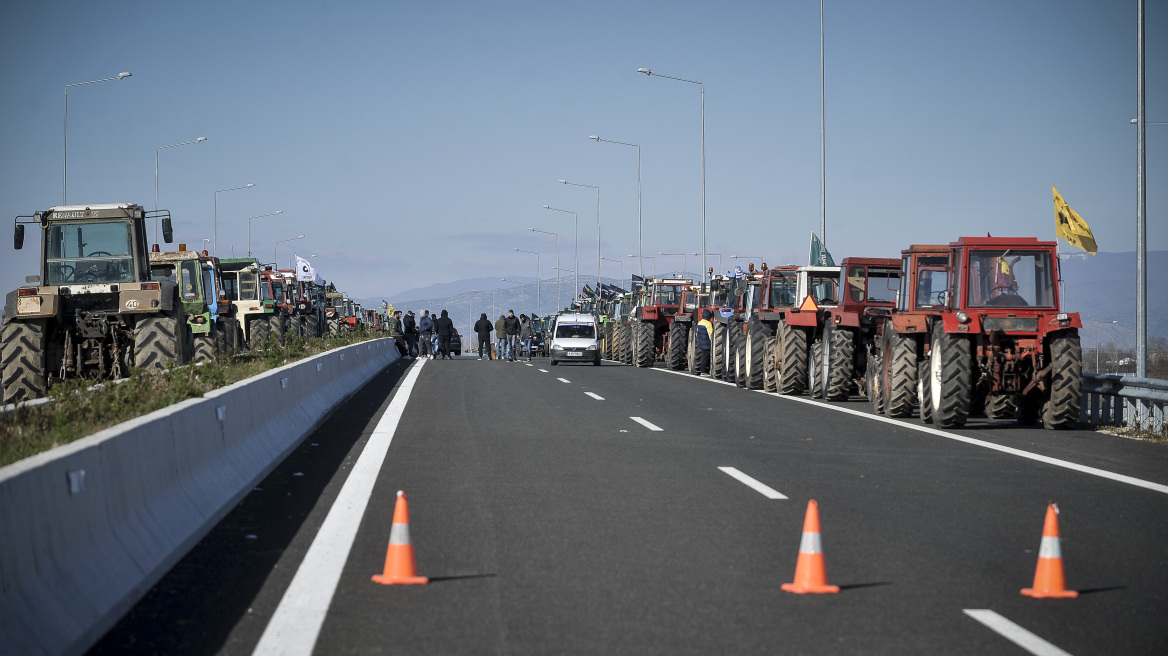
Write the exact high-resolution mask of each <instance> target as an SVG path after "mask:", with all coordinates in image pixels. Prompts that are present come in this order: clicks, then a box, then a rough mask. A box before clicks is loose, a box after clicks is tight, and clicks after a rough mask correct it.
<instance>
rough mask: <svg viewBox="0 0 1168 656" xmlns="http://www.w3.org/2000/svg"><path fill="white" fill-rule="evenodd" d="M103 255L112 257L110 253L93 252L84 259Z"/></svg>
mask: <svg viewBox="0 0 1168 656" xmlns="http://www.w3.org/2000/svg"><path fill="white" fill-rule="evenodd" d="M103 255H104V256H105V257H113V254H112V253H110V252H109V251H93V252H92V253H90V254H89V255H86V256H85V257H101V256H103Z"/></svg>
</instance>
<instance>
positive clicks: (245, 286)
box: [239, 271, 259, 301]
mask: <svg viewBox="0 0 1168 656" xmlns="http://www.w3.org/2000/svg"><path fill="white" fill-rule="evenodd" d="M256 278H257V276H256V274H255V272H254V271H240V272H239V300H241V301H254V300H256V299H258V298H259V294H258V292H259V283H258V281H257V279H256Z"/></svg>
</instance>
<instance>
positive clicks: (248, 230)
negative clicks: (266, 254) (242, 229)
mask: <svg viewBox="0 0 1168 656" xmlns="http://www.w3.org/2000/svg"><path fill="white" fill-rule="evenodd" d="M283 213H284V210H276V211H275V212H268V213H267V214H260V215H258V216H249V217H247V256H248V257H251V222H252V220H253V219H262V218H264V217H265V216H276V215H277V214H283Z"/></svg>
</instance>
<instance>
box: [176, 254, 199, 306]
mask: <svg viewBox="0 0 1168 656" xmlns="http://www.w3.org/2000/svg"><path fill="white" fill-rule="evenodd" d="M179 267H180V270H181V271H182V274H181V278H182V279H181V280H180V281H179V292H180V293H181V294H182V298H183V300H184V301H193V300H195V299H196V298H198V297H199V263H198V262H196V261H194V260H184V261H183V263H182V264H181V265H179Z"/></svg>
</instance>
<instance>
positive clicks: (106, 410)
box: [0, 332, 383, 467]
mask: <svg viewBox="0 0 1168 656" xmlns="http://www.w3.org/2000/svg"><path fill="white" fill-rule="evenodd" d="M382 336H383V335H381V334H376V333H370V332H351V333H344V334H342V335H340V336H338V337H333V338H329V339H328V340H324V339H302V338H300V337H294V336H293V335H292V334H291V333H289V334H288V336H287V338H286V341H285V346H284V348H280V346H279V345H278V344H277V343H276V342H275V340H274V339H272V338H270V337H269V339H268V342H267V343H266V344H265V345H264V348H263V349H260V350H257V351H251V352H244V353H236V354H233V355H227V356H222V357H217V358H216V359H215V360H214V361H212V362H204V363H202V364H200V365H197V366H196V365H190V366H184V367H178V368H171V369H169V370H168V371H166V372H163V373H160V374H155V373H147V372H145V371H143V370H140V369H134V370H132V371H131V373H130V377H129V378H126V379H124V380H121V381H117V382H110V383H104V384H102V385H99V386H96V387H91V385H92V381H83V380H71V381H65V382H62V383H58V384H56V385H54V386H53V387H52V388H51V389H50V390H49V398H51V399H52V402H51V403H45V404H42V405H36V406H19V407H17V408H16V410H14V411H13V412H11V413H9V414H6V415H0V467H2V466H4V465H8V464H11V463H13V462H16V461H17V460H21V459H24V458H27V457H29V456H32V455H36V454H38V453H41V452H44V451H48V450H49V449H53V448H56V447H58V446H61V445H64V444H68V443H70V442H73V441H75V440H78V439H81V438H83V437H86V436H87V435H92V434H94V433H96V432H98V431H100V430H102V429H105V428H109V427H110V426H114V425H117V424H120V423H122V422H124V421H128V420H130V419H133V418H135V417H140V416H142V415H145V414H148V413H150V412H153V411H155V410H158V409H159V408H165V407H167V406H169V405H172V404H175V403H178V402H179V401H185V400H186V399H191V398H196V397H200V396H202V395H203V394H206V393H207V392H209V391H211V390H213V389H217V388H220V387H224V386H226V385H230V384H231V383H234V382H236V381H240V380H243V379H245V378H250V377H252V376H255V375H257V374H261V373H263V372H265V371H268V370H269V369H275V368H277V367H281V366H283V365H285V364H288V363H290V362H296V361H297V360H302V359H304V358H307V357H311V356H314V355H317V354H320V353H324V352H325V351H330V350H332V349H335V348H339V347H342V346H348V345H350V344H356V343H358V342H364V341H368V340H371V339H376V338H378V337H382Z"/></svg>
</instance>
